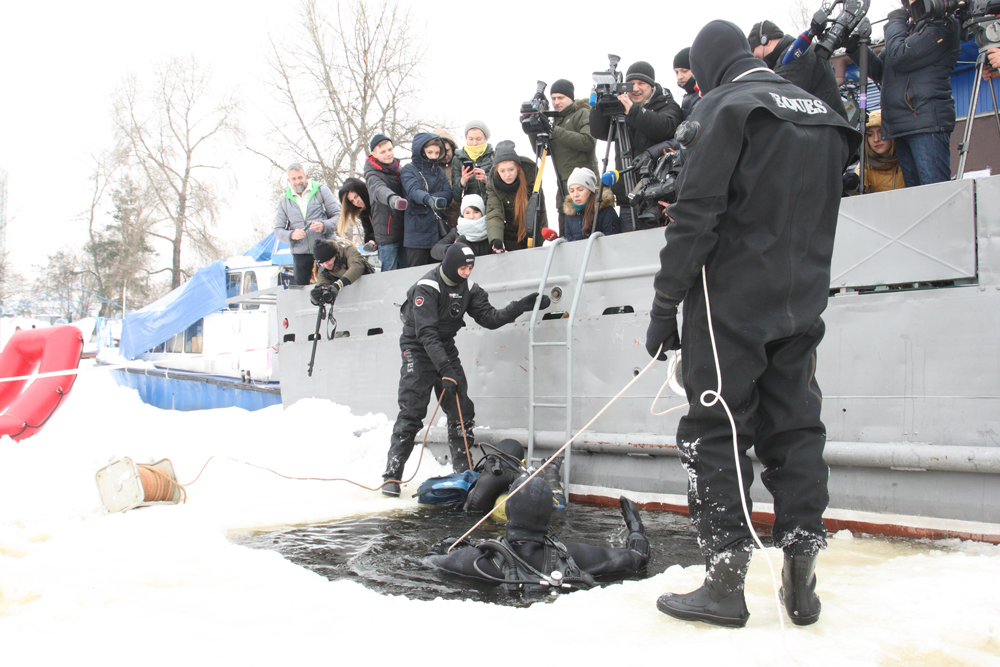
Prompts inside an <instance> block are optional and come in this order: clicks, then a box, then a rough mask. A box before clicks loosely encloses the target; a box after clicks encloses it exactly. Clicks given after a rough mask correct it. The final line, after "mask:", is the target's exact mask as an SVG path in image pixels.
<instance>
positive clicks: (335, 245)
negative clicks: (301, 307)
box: [309, 239, 371, 306]
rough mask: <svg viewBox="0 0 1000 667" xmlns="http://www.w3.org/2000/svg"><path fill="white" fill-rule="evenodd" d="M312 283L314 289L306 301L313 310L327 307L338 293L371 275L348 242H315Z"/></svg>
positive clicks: (361, 258) (363, 260)
mask: <svg viewBox="0 0 1000 667" xmlns="http://www.w3.org/2000/svg"><path fill="white" fill-rule="evenodd" d="M313 257H315V258H316V264H315V265H314V266H313V274H312V281H313V282H314V283H316V287H313V288H312V291H311V292H309V300H310V301H312V304H313V305H314V306H318V305H319V304H320V303H327V304H329V305H330V306H332V305H333V302H334V301H336V300H337V296H338V295H339V294H340V290H342V289H344V288H345V287H347V286H348V285H351V284H353V283H356V282H357V281H358V279H359V278H360V277H361V276H363V275H365V274H366V273H368V272H370V271H371V268H370V267H369V265H368V262H366V261H365V258H364V257H362V256H361V253H360V252H359V251H358V249H357V248H355V247H354V246H353V245H351V243H350V242H349V241H345V240H342V239H338V240H335V241H317V242H316V245H315V246H314V247H313Z"/></svg>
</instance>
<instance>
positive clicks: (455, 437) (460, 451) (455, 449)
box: [448, 422, 476, 472]
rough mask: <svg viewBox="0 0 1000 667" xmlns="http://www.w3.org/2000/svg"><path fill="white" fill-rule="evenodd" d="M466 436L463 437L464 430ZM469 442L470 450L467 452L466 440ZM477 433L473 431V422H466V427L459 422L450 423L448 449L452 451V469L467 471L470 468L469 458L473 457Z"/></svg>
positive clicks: (454, 470)
mask: <svg viewBox="0 0 1000 667" xmlns="http://www.w3.org/2000/svg"><path fill="white" fill-rule="evenodd" d="M463 430H464V431H465V437H464V438H463V437H462V431H463ZM466 440H468V442H469V452H468V454H466V451H465V442H466ZM475 442H476V439H475V435H474V434H473V432H472V424H471V423H468V424H466V426H465V428H464V429H463V428H462V425H461V424H459V423H458V422H453V423H450V424H448V450H449V452H450V453H451V471H452V472H465V471H466V470H468V469H469V459H470V458H472V457H473V455H474V453H473V451H472V446H473V445H474V444H475Z"/></svg>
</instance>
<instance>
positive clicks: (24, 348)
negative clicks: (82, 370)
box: [0, 326, 83, 440]
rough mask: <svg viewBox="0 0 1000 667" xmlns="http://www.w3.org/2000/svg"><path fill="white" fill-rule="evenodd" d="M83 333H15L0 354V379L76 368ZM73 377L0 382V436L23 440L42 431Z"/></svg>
mask: <svg viewBox="0 0 1000 667" xmlns="http://www.w3.org/2000/svg"><path fill="white" fill-rule="evenodd" d="M82 352H83V334H81V333H80V330H79V329H77V328H76V327H74V326H59V327H49V328H47V329H28V330H24V331H18V332H17V333H15V334H14V335H13V336H11V337H10V340H9V341H7V345H6V346H5V347H4V349H3V352H2V353H0V378H9V377H19V376H22V375H30V374H32V373H35V372H38V373H51V372H54V371H65V370H70V369H75V368H76V367H77V366H78V365H79V364H80V354H81V353H82ZM75 380H76V374H75V373H73V374H71V375H58V376H54V377H46V378H37V379H35V380H34V381H33V382H32V383H31V386H30V387H28V388H27V389H25V388H24V387H25V385H26V384H28V380H15V381H12V382H0V412H2V413H3V415H0V436H2V435H9V436H10V437H11V438H13V439H14V440H23V439H24V438H27V437H29V436H32V435H34V434H35V433H37V432H38V431H40V430H41V429H42V426H44V425H45V422H47V421H48V420H49V417H51V416H52V414H53V413H54V412H55V411H56V409H57V408H58V407H59V405H60V404H61V403H62V401H63V399H65V398H66V396H67V395H69V392H70V389H72V388H73V382H74V381H75Z"/></svg>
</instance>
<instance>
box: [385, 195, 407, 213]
mask: <svg viewBox="0 0 1000 667" xmlns="http://www.w3.org/2000/svg"><path fill="white" fill-rule="evenodd" d="M406 204H407V201H406V200H405V199H403V198H402V197H396V196H395V195H393V196H392V197H389V206H391V207H393V208H394V209H396V210H397V211H405V210H406Z"/></svg>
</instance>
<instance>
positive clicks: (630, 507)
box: [618, 496, 646, 535]
mask: <svg viewBox="0 0 1000 667" xmlns="http://www.w3.org/2000/svg"><path fill="white" fill-rule="evenodd" d="M618 503H619V504H620V505H621V508H622V518H623V519H625V527H626V528H628V532H630V533H639V534H640V535H645V534H646V530H645V528H643V527H642V517H640V516H639V508H638V507H636V505H635V503H634V502H632V501H631V500H629V499H628V498H626V497H625V496H622V497H621V498H619V499H618Z"/></svg>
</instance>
